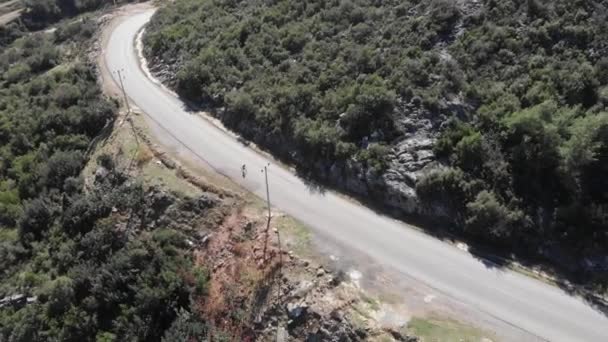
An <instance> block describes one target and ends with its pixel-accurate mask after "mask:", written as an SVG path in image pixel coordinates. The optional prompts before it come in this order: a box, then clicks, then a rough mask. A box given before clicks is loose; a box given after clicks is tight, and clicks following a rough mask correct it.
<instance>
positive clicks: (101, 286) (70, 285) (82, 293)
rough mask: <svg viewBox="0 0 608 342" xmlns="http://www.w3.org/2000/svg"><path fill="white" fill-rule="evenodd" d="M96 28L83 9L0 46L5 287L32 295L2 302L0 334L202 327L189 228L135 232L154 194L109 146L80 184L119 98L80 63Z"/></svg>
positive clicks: (27, 337) (199, 273) (39, 337)
mask: <svg viewBox="0 0 608 342" xmlns="http://www.w3.org/2000/svg"><path fill="white" fill-rule="evenodd" d="M37 3H39V5H40V6H45V4H48V3H49V2H44V1H41V2H37ZM58 3H59V2H58ZM75 3H77V4H81V5H82V6H90V5H85V4H87V3H88V4H91V3H101V2H99V1H97V2H78V1H77V2H75ZM95 29H96V24H95V21H93V20H90V19H87V18H83V20H77V21H74V22H72V23H67V24H61V25H59V27H58V29H57V30H56V31H55V32H54V33H33V34H30V35H25V36H24V37H22V38H18V39H17V40H15V41H14V42H13V43H10V44H9V45H8V46H6V48H3V49H2V50H1V52H0V298H5V297H7V296H12V295H15V294H23V295H25V296H27V297H29V298H30V299H32V298H34V300H32V301H31V302H29V303H27V304H24V303H22V304H16V305H3V306H2V307H0V341H51V340H53V341H136V340H139V341H160V340H161V339H162V338H163V336H165V335H167V336H168V340H172V339H171V338H172V337H176V336H179V337H184V336H185V337H186V339H188V338H189V337H190V336H203V335H202V334H203V332H204V331H205V327H206V326H205V324H204V322H202V321H200V317H199V316H198V315H195V314H190V312H189V311H191V310H190V304H191V300H192V298H195V296H203V295H205V293H206V281H207V278H206V274H207V273H206V272H205V271H204V269H203V268H202V267H200V266H199V267H196V268H195V267H193V261H192V259H191V256H190V253H189V252H188V249H187V248H186V247H187V246H186V245H185V240H186V236H184V235H183V234H181V233H179V232H177V231H175V230H172V229H157V230H149V231H143V232H142V231H141V229H138V231H137V232H135V231H134V229H133V227H132V226H133V225H134V221H138V222H142V221H143V217H141V215H145V212H144V210H143V209H144V208H145V207H146V205H149V204H146V203H142V198H143V192H144V191H145V189H144V188H143V187H142V186H141V185H140V184H138V183H137V182H135V181H133V180H131V179H129V180H128V181H127V177H125V175H122V174H120V173H118V172H117V171H116V170H115V168H114V162H113V160H112V158H111V157H110V156H108V155H102V156H101V157H100V158H99V161H98V163H99V165H100V166H103V167H104V168H106V169H107V170H108V172H109V175H108V176H107V177H106V178H105V180H103V181H99V182H96V183H94V184H90V185H91V186H89V187H88V188H87V189H86V191H85V189H84V182H83V180H82V179H81V172H82V169H83V167H84V164H85V162H86V159H87V154H86V151H87V150H88V148H89V146H90V144H91V142H92V140H93V139H94V138H95V137H97V136H98V135H99V134H100V132H101V130H102V129H103V128H104V126H105V125H106V124H110V123H111V122H112V120H113V119H114V114H115V111H116V109H117V108H116V104H115V103H114V102H113V101H110V100H109V99H107V98H105V97H104V96H103V94H102V93H101V89H100V88H99V86H98V84H97V80H96V77H95V70H94V67H93V66H92V65H89V64H87V63H85V62H83V60H86V58H87V57H86V56H84V51H83V50H82V47H83V46H86V45H88V44H89V41H88V39H89V38H91V37H92V34H93V32H94V31H95ZM2 34H3V33H2V32H0V35H2ZM0 41H7V42H8V41H9V39H7V40H3V37H2V36H0ZM141 226H144V227H145V225H144V224H141ZM141 226H140V227H138V228H141ZM193 279H194V280H193ZM178 314H179V318H180V319H179V320H177V321H176V318H178ZM174 321H176V323H175V324H173V322H174ZM165 331H167V333H165Z"/></svg>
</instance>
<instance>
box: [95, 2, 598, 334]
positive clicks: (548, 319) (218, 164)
mask: <svg viewBox="0 0 608 342" xmlns="http://www.w3.org/2000/svg"><path fill="white" fill-rule="evenodd" d="M152 14H153V11H152V10H149V11H146V12H143V13H139V14H136V15H133V16H131V17H129V18H128V19H126V20H125V21H123V22H122V23H121V24H119V25H118V26H117V27H116V28H115V30H114V31H113V32H112V34H111V37H110V39H109V43H108V46H107V48H106V51H105V62H106V64H107V67H108V69H109V70H119V69H124V71H123V72H124V74H125V80H124V85H125V89H126V92H127V94H128V96H129V97H130V99H131V100H132V101H133V102H134V103H135V104H136V105H137V106H138V107H139V108H141V110H143V111H144V112H145V113H147V114H148V115H149V116H150V117H151V118H153V119H154V120H155V121H157V122H158V123H159V124H160V125H162V126H163V127H164V128H165V129H167V130H168V131H169V132H170V133H171V134H172V135H174V136H176V137H178V138H179V140H181V143H183V144H184V145H186V147H187V148H189V149H191V150H193V151H195V152H196V153H197V154H198V155H199V156H202V157H203V158H204V159H205V160H206V161H207V162H208V163H209V164H211V165H212V166H213V167H214V168H215V169H217V170H219V171H221V172H222V173H224V174H225V175H227V176H229V177H231V178H232V179H233V180H234V181H235V182H237V183H239V184H241V185H242V186H244V187H245V188H247V189H249V190H250V191H252V192H253V193H255V194H256V195H258V196H260V197H261V198H265V195H266V193H265V186H264V178H263V174H262V173H259V175H258V172H257V170H261V169H262V168H263V167H264V165H268V163H272V161H271V160H268V159H266V158H265V157H264V156H262V155H261V154H259V153H256V152H254V151H253V150H251V149H248V148H246V147H244V146H243V145H242V144H240V143H238V142H237V141H236V140H235V139H234V138H233V137H231V136H229V135H228V134H226V133H225V132H222V131H221V130H220V129H218V128H217V127H215V126H213V125H212V124H211V123H209V122H207V121H206V120H202V119H200V118H198V117H197V116H195V115H190V114H188V113H187V112H186V111H185V110H184V105H183V104H182V103H181V101H180V100H179V99H178V98H176V97H175V96H174V95H172V94H170V93H168V92H166V91H165V90H163V89H162V88H161V87H159V86H158V85H156V84H155V83H154V82H153V81H151V80H150V79H149V78H148V77H147V76H146V74H145V73H144V72H143V71H142V70H141V68H140V66H139V61H138V57H137V52H136V50H135V47H134V45H135V44H134V40H135V38H136V35H137V33H138V31H139V30H140V29H141V28H142V27H143V26H144V25H145V24H146V23H147V22H148V21H149V19H150V17H151V16H152ZM242 164H246V165H247V168H248V170H249V175H248V176H247V178H246V179H243V178H242V177H241V170H240V167H241V165H242ZM268 173H269V179H270V180H271V183H270V187H271V192H272V202H273V205H275V206H276V207H278V208H280V209H281V210H283V211H285V212H287V213H288V214H290V215H292V216H293V217H295V218H297V219H298V220H300V221H302V222H304V223H305V224H307V225H309V226H310V227H311V228H312V229H313V230H315V231H317V232H319V233H320V234H325V236H327V237H330V238H333V239H335V240H336V241H338V242H340V243H343V244H345V245H347V246H350V247H353V248H355V249H357V250H359V251H361V252H363V253H365V254H367V255H369V256H370V257H372V258H373V259H374V260H376V261H377V262H379V263H381V264H383V265H386V266H390V267H392V268H394V269H396V270H398V271H399V272H403V273H404V274H406V275H408V276H411V277H413V278H415V279H417V280H420V281H422V282H424V283H426V284H428V285H430V286H432V287H434V288H435V289H437V290H439V291H441V292H443V293H445V294H447V295H449V296H451V297H453V298H455V299H457V300H460V301H462V302H464V303H467V305H471V306H472V307H475V308H476V309H479V310H481V311H483V312H486V313H488V314H490V315H492V316H495V317H498V318H500V319H501V320H504V321H506V322H508V323H510V324H512V325H514V326H517V327H520V328H522V329H524V330H527V331H529V332H531V333H533V334H535V335H537V336H540V337H542V338H544V339H547V340H550V341H567V342H573V341H598V342H601V341H608V318H606V316H604V315H602V314H601V313H599V312H597V311H595V310H594V309H593V308H591V307H590V306H588V305H587V304H585V303H584V302H583V301H581V300H579V299H576V298H573V297H571V296H568V295H567V294H565V293H564V292H563V291H561V290H560V289H558V288H555V287H552V286H549V285H546V284H544V283H541V282H539V281H537V280H535V279H532V278H529V277H526V276H523V275H521V274H518V273H514V272H511V271H499V270H494V269H489V268H487V267H486V266H484V265H483V263H482V262H480V261H479V260H477V259H475V258H474V257H472V256H471V255H469V254H468V253H466V252H464V251H461V250H459V249H457V248H456V247H453V246H452V245H449V244H446V243H443V242H441V241H439V240H437V239H435V238H433V237H430V236H427V235H425V234H424V233H421V232H419V231H417V230H414V229H410V228H408V226H407V225H406V224H404V223H401V222H397V221H395V220H392V219H389V218H386V217H383V216H379V215H377V214H376V213H374V212H373V211H371V210H369V209H367V208H365V207H363V206H360V205H357V204H354V203H352V202H349V201H347V200H345V199H343V198H341V197H339V196H337V195H335V194H333V193H332V192H330V191H328V192H326V193H324V194H318V193H314V192H311V191H310V190H309V188H308V187H307V186H306V184H305V183H304V182H303V181H302V180H300V179H299V178H298V177H297V176H295V175H294V174H292V173H291V172H290V171H288V170H286V169H283V168H281V167H279V166H271V167H269V169H268Z"/></svg>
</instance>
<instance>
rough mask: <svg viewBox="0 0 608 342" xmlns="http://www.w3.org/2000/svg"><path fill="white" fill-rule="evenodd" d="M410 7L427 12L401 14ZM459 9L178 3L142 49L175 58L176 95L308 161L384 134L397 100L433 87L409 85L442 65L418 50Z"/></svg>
mask: <svg viewBox="0 0 608 342" xmlns="http://www.w3.org/2000/svg"><path fill="white" fill-rule="evenodd" d="M408 6H411V7H416V8H417V11H418V12H419V13H423V12H424V11H427V10H428V11H432V13H433V15H432V16H430V17H420V18H419V20H418V21H417V22H413V21H412V20H409V19H407V20H404V18H402V17H401V16H402V15H407V13H406V14H403V13H401V10H400V9H403V8H408ZM459 16H460V14H459V12H458V9H457V8H456V7H455V6H454V5H452V2H450V1H432V2H430V3H429V4H423V3H420V4H416V1H413V2H411V3H402V1H389V2H388V3H385V4H379V3H377V2H373V1H356V2H351V1H276V2H266V1H253V2H242V1H192V0H182V1H177V2H175V3H174V4H170V5H167V6H165V7H164V8H161V9H160V10H159V13H158V14H157V15H156V16H155V17H154V18H153V20H152V22H151V24H150V27H149V29H148V30H147V32H148V34H147V35H146V37H145V46H146V47H147V53H148V54H149V55H154V56H158V57H161V58H162V59H163V60H164V61H165V62H166V63H168V64H174V63H176V64H177V66H178V67H177V68H176V70H175V71H176V77H175V80H174V85H175V86H176V88H177V89H178V91H179V93H180V94H181V95H182V96H184V97H186V98H187V99H189V100H193V101H197V102H202V103H205V104H208V105H209V104H210V105H215V106H218V107H220V106H225V109H226V112H225V113H223V114H222V115H221V118H222V119H223V120H224V122H225V123H226V124H227V125H228V126H230V127H233V128H235V129H237V130H239V131H240V132H242V133H243V134H244V135H245V136H246V137H247V138H250V139H254V140H256V141H257V142H258V143H261V144H264V145H265V146H267V147H270V148H271V149H273V150H275V152H277V153H279V154H283V155H284V156H288V157H289V158H291V159H292V160H300V161H302V162H301V165H300V166H301V167H307V166H310V165H312V164H314V163H312V164H311V163H309V162H303V161H304V160H310V159H311V158H312V159H314V160H315V161H320V162H327V163H332V162H334V161H336V160H347V159H348V158H351V157H355V155H356V154H357V153H356V152H357V150H360V149H364V148H365V147H366V146H367V145H368V141H370V140H371V141H373V142H376V143H379V144H387V143H389V142H391V141H392V140H393V139H394V138H395V137H396V134H397V133H396V131H395V128H394V120H393V117H394V114H395V107H396V105H397V100H398V99H402V98H403V97H404V96H405V97H407V98H409V97H412V96H415V95H416V96H419V97H421V98H425V99H432V98H433V96H436V94H441V93H442V92H443V90H442V89H439V88H435V87H432V89H424V88H422V87H420V86H418V85H421V86H429V87H431V86H432V85H431V84H430V82H429V77H430V74H429V71H428V67H429V66H430V65H437V64H441V61H440V60H439V59H438V58H437V56H435V55H434V54H432V53H427V52H424V51H423V50H421V49H420V47H421V46H423V45H429V44H431V45H432V44H433V42H435V41H437V40H438V39H439V37H440V35H442V34H443V32H444V31H446V30H449V28H450V27H452V26H453V24H454V22H455V21H456V20H457V18H459ZM421 31H424V33H425V34H424V37H423V38H422V37H421V35H420V32H421ZM404 45H407V46H408V48H407V49H403V48H401V47H402V46H404ZM446 72H447V69H446ZM442 87H443V86H442ZM445 90H446V91H447V88H446V89H445ZM431 94H435V95H431ZM429 102H432V100H429ZM371 154H373V153H371ZM385 164H386V163H385V160H379V161H378V163H375V165H376V166H384V165H385Z"/></svg>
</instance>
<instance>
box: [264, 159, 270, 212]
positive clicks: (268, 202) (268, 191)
mask: <svg viewBox="0 0 608 342" xmlns="http://www.w3.org/2000/svg"><path fill="white" fill-rule="evenodd" d="M264 177H265V178H266V203H267V205H268V221H270V216H271V215H270V190H269V189H268V167H267V166H266V165H265V166H264Z"/></svg>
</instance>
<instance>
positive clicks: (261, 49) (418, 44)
mask: <svg viewBox="0 0 608 342" xmlns="http://www.w3.org/2000/svg"><path fill="white" fill-rule="evenodd" d="M606 7H607V4H606V3H605V2H604V1H598V0H594V1H566V0H558V1H541V0H527V1H523V0H520V1H516V0H507V1H494V0H484V1H465V0H461V1H448V0H432V1H416V0H409V1H384V2H381V3H380V2H376V1H371V0H357V1H313V0H309V1H291V0H282V1H272V2H268V1H211V0H205V1H193V0H178V1H176V2H174V3H171V4H168V5H166V6H164V7H163V8H161V9H160V10H159V12H158V13H157V14H156V15H155V17H154V18H153V20H152V22H151V24H150V26H149V28H148V30H147V34H146V36H145V46H146V54H147V56H148V57H149V59H150V61H151V63H152V66H153V67H154V69H155V72H156V74H157V75H158V76H159V77H161V78H162V79H164V80H165V81H167V82H169V83H170V84H171V85H172V86H173V87H174V88H175V89H176V90H177V91H178V93H179V94H180V95H181V96H183V97H184V98H185V99H188V100H190V101H191V102H193V103H196V104H200V105H202V106H205V107H207V108H209V109H210V111H211V112H212V113H214V114H215V115H216V116H217V117H218V118H220V119H221V120H222V121H223V123H224V124H225V125H227V126H228V127H230V128H232V129H234V130H236V131H238V132H239V133H241V134H242V135H243V136H244V137H245V138H247V139H251V140H253V141H255V142H256V143H258V144H260V145H262V146H264V147H265V148H267V149H269V150H271V151H273V152H274V153H275V154H276V155H278V156H280V157H282V158H285V159H286V160H288V161H290V162H292V163H294V164H295V165H297V166H298V168H299V169H300V171H301V172H302V173H304V174H313V175H314V176H315V178H317V179H318V180H320V181H322V182H327V183H330V184H332V185H333V186H337V187H339V188H342V189H345V190H347V191H349V192H352V193H355V194H358V195H362V196H365V197H366V198H373V199H374V201H375V202H378V203H382V204H383V205H385V206H388V207H390V208H393V209H397V210H398V211H400V212H402V213H406V214H414V215H422V216H424V217H427V218H432V219H434V220H441V221H443V222H448V223H451V225H450V226H451V227H453V228H452V230H453V232H455V233H457V234H462V235H466V236H468V237H470V238H473V239H477V240H480V241H484V242H485V243H491V244H494V245H495V246H501V247H503V248H506V249H507V250H516V251H519V252H526V253H533V254H538V253H540V254H542V255H544V256H547V257H549V258H551V259H553V260H554V261H559V262H560V263H561V264H563V265H567V266H569V267H571V268H573V269H575V268H578V267H579V262H578V261H576V260H579V259H580V257H587V258H588V259H587V262H586V263H585V265H587V267H588V269H589V270H592V271H595V270H597V269H601V268H602V267H605V264H604V263H603V261H602V260H603V257H604V256H605V255H608V241H607V236H608V235H607V234H606V233H607V232H606V229H607V228H608V219H607V214H608V182H607V181H606V179H605V177H602V176H601V175H603V174H606V172H608V114H607V113H606V105H607V104H608V59H607V58H606V57H604V56H606V52H607V50H608V48H607V44H606V42H607V41H608V39H607V38H608V28H607V25H608V24H607V23H608V20H607V15H608V10H607V8H606ZM564 252H565V253H564ZM573 256H576V257H575V258H572V257H573Z"/></svg>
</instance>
